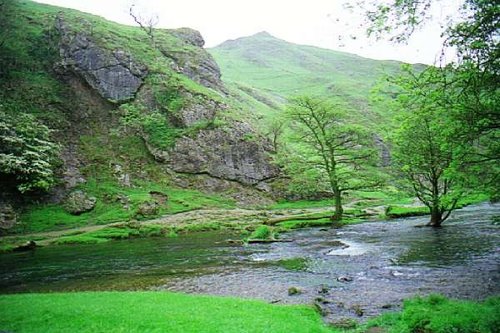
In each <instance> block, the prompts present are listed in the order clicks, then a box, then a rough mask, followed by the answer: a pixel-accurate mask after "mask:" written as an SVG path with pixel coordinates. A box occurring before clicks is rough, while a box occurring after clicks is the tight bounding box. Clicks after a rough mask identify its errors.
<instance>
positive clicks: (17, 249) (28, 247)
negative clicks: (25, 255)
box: [12, 240, 37, 252]
mask: <svg viewBox="0 0 500 333" xmlns="http://www.w3.org/2000/svg"><path fill="white" fill-rule="evenodd" d="M36 246H37V245H36V243H35V241H32V240H30V241H27V242H26V243H25V244H23V245H19V246H16V247H15V248H14V249H13V250H12V251H14V252H24V251H32V250H34V249H36Z"/></svg>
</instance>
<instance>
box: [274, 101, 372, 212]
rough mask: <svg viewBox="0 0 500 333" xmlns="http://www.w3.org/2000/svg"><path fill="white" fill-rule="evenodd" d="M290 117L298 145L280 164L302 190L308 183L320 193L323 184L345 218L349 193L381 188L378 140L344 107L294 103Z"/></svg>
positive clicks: (303, 102)
mask: <svg viewBox="0 0 500 333" xmlns="http://www.w3.org/2000/svg"><path fill="white" fill-rule="evenodd" d="M286 115H287V116H288V119H289V126H290V130H291V135H292V136H293V137H294V139H295V140H294V141H295V142H297V143H296V144H295V145H294V146H290V147H288V149H289V150H286V151H284V152H282V154H281V161H280V162H281V163H280V164H281V165H283V166H284V169H285V171H286V172H287V173H288V175H289V176H290V177H291V178H292V182H291V183H292V184H294V183H296V184H297V185H298V187H300V188H302V189H307V188H308V186H307V183H309V184H310V185H312V186H313V187H312V189H311V190H314V188H316V191H318V190H322V189H323V188H319V189H318V187H319V186H318V184H324V185H323V186H325V188H324V189H326V190H328V191H330V192H332V193H333V195H334V202H335V210H336V213H335V217H336V219H341V218H342V211H343V208H342V195H343V193H344V192H346V191H353V190H359V189H362V188H370V187H375V186H377V185H379V181H378V180H377V178H376V175H375V173H374V172H373V170H374V168H375V165H376V161H377V158H376V156H377V154H376V152H375V151H374V149H373V144H372V142H373V138H371V135H370V133H369V132H368V131H367V130H366V129H364V128H362V127H361V126H358V125H353V124H351V123H349V122H348V121H347V120H346V118H347V117H346V111H345V106H343V105H338V104H337V105H336V104H333V103H331V102H327V101H324V100H322V99H317V98H312V97H309V96H303V97H297V98H294V99H292V100H291V101H290V105H289V106H288V108H287V110H286ZM320 186H321V185H320Z"/></svg>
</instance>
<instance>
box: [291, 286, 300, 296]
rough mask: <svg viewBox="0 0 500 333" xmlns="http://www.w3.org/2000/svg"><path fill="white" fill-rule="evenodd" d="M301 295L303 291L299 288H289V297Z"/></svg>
mask: <svg viewBox="0 0 500 333" xmlns="http://www.w3.org/2000/svg"><path fill="white" fill-rule="evenodd" d="M299 294H302V290H300V288H297V287H290V288H288V295H289V296H293V295H299Z"/></svg>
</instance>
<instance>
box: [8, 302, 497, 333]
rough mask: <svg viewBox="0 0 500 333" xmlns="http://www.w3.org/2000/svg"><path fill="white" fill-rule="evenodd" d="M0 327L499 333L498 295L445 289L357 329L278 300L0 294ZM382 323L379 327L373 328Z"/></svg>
mask: <svg viewBox="0 0 500 333" xmlns="http://www.w3.org/2000/svg"><path fill="white" fill-rule="evenodd" d="M0 312H1V313H2V316H0V329H1V330H7V331H12V332H26V333H29V332H93V333H94V332H186V333H189V332H238V333H241V332H273V333H278V332H287V333H288V332H290V333H294V332H297V333H300V332H353V333H354V332H356V333H361V332H387V333H392V332H398V333H412V332H426V333H448V332H461V333H478V332H480V333H494V332H498V331H497V328H498V327H500V298H499V297H496V298H490V299H488V300H486V301H484V302H470V301H457V300H450V299H447V298H445V297H442V296H439V295H431V296H429V297H426V298H419V297H416V298H413V299H409V300H406V301H405V302H404V307H403V310H402V311H401V312H396V313H388V314H385V315H382V316H380V317H377V318H375V319H373V320H371V321H369V322H368V323H367V324H364V325H361V326H358V327H355V325H354V328H353V329H352V330H346V331H344V330H342V329H340V328H336V327H331V326H330V327H329V326H327V325H326V324H324V323H323V322H322V320H321V317H320V315H319V314H318V313H317V312H315V310H313V308H312V307H309V306H296V305H294V306H289V305H288V306H285V305H272V304H268V303H265V302H263V301H256V300H243V299H237V298H228V297H213V296H199V295H184V294H177V293H170V292H79V293H61V294H59V293H53V294H17V295H3V296H0ZM375 328H376V329H375Z"/></svg>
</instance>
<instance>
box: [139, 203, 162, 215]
mask: <svg viewBox="0 0 500 333" xmlns="http://www.w3.org/2000/svg"><path fill="white" fill-rule="evenodd" d="M159 212H160V204H159V203H158V202H157V201H156V200H147V201H144V202H143V203H141V204H140V205H139V207H137V211H136V213H135V216H136V217H150V216H155V215H158V213H159Z"/></svg>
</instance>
